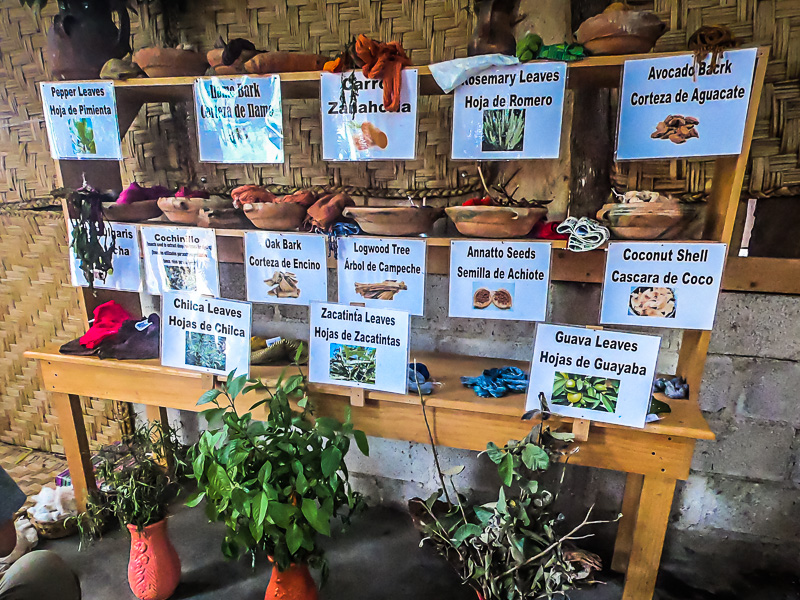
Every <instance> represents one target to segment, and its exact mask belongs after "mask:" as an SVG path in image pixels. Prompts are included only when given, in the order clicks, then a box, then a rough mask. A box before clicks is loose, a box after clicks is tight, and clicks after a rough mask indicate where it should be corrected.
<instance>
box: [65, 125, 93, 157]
mask: <svg viewBox="0 0 800 600" xmlns="http://www.w3.org/2000/svg"><path fill="white" fill-rule="evenodd" d="M69 133H70V137H71V139H72V148H73V149H74V150H75V153H76V154H97V145H96V144H95V142H94V128H93V127H92V120H91V119H70V120H69Z"/></svg>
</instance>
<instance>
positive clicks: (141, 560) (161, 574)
mask: <svg viewBox="0 0 800 600" xmlns="http://www.w3.org/2000/svg"><path fill="white" fill-rule="evenodd" d="M128 531H130V533H131V558H130V561H129V562H128V583H129V584H130V586H131V591H132V592H133V593H134V595H135V596H136V597H137V598H139V600H167V598H169V597H170V596H172V594H173V592H174V591H175V588H177V587H178V582H179V581H180V579H181V559H180V558H178V553H177V552H175V548H174V547H173V545H172V542H170V541H169V535H168V534H167V520H166V519H161V520H160V521H158V522H157V523H153V524H152V525H148V526H147V527H145V528H144V529H143V530H142V531H136V525H128Z"/></svg>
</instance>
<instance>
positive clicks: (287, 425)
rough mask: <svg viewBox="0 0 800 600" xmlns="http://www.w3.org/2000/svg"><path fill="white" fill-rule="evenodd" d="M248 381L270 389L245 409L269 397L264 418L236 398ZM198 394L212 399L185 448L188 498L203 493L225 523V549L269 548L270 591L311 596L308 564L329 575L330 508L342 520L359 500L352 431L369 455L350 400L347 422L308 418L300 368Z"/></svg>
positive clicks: (213, 514) (215, 517) (231, 379)
mask: <svg viewBox="0 0 800 600" xmlns="http://www.w3.org/2000/svg"><path fill="white" fill-rule="evenodd" d="M301 351H302V349H301V350H299V351H298V355H299V353H300V352H301ZM253 391H255V392H261V393H263V394H265V395H266V397H265V398H263V399H261V400H259V401H257V402H255V403H254V404H253V405H252V407H251V408H250V411H253V410H255V409H256V408H258V407H260V406H262V405H266V406H267V407H268V408H269V412H268V415H267V417H266V421H257V420H254V419H253V417H252V412H247V413H244V414H240V413H239V411H238V410H237V408H236V406H235V401H236V399H237V397H239V395H240V394H247V393H249V392H253ZM198 404H211V405H213V406H212V407H211V408H210V409H208V410H205V411H204V412H203V414H204V416H205V418H206V419H207V420H208V430H207V431H205V432H203V434H202V435H201V437H200V440H199V441H198V443H197V444H195V445H194V446H193V447H192V449H191V451H190V455H189V457H190V460H191V464H192V475H191V476H192V477H193V478H194V479H196V480H197V486H198V491H197V493H196V494H194V495H193V496H192V497H191V498H190V499H189V501H188V504H189V505H190V506H196V505H197V504H199V503H200V501H202V500H203V499H205V501H206V514H207V515H208V517H209V519H211V520H212V521H223V522H224V523H225V525H226V526H227V531H226V533H225V537H224V539H223V541H222V553H223V554H224V555H225V556H226V557H228V558H236V557H238V556H239V555H240V554H242V553H250V554H251V555H252V556H253V558H255V555H256V554H257V553H264V554H266V555H267V556H268V557H269V559H270V560H271V561H272V563H273V569H272V576H271V578H270V582H269V587H268V588H267V597H269V598H272V597H291V598H303V599H309V600H313V599H316V598H317V589H316V585H315V584H314V581H313V580H312V579H311V575H310V573H309V567H312V568H318V569H320V570H321V572H322V580H323V582H324V581H325V579H326V578H327V563H326V561H325V558H324V556H323V553H322V550H321V549H320V548H319V546H318V545H317V536H318V535H319V534H322V535H330V531H331V521H332V520H333V518H334V517H336V516H339V517H341V518H342V520H343V521H344V522H345V523H347V522H348V520H349V516H350V515H351V514H352V513H353V512H354V511H356V510H358V509H360V508H362V506H363V502H362V499H361V497H360V495H359V494H358V493H357V492H354V491H353V490H352V489H351V487H350V484H349V482H348V472H347V467H346V466H345V462H344V458H345V456H346V455H347V452H348V450H349V448H350V442H351V438H354V439H355V441H356V444H357V445H358V448H359V450H361V452H362V453H363V454H364V455H368V453H369V447H368V445H367V438H366V436H365V435H364V433H363V432H362V431H358V430H355V429H354V428H353V423H352V422H351V420H350V414H349V410H348V414H347V415H346V418H345V421H344V423H340V422H339V421H337V420H336V419H333V418H330V417H316V418H314V416H313V411H312V408H311V402H310V400H309V397H308V391H307V383H306V379H305V377H304V376H303V375H302V374H298V375H292V376H290V377H285V374H283V375H281V377H280V378H279V379H278V380H277V382H276V384H275V385H274V387H270V386H268V385H267V384H265V383H264V382H263V381H261V380H257V379H256V380H248V379H247V377H246V376H245V375H240V376H238V377H237V376H235V373H231V374H230V375H229V376H228V378H227V381H226V383H225V385H224V388H223V389H213V390H209V391H208V392H206V393H205V394H203V396H202V397H201V398H200V400H199V402H198Z"/></svg>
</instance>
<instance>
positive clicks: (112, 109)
mask: <svg viewBox="0 0 800 600" xmlns="http://www.w3.org/2000/svg"><path fill="white" fill-rule="evenodd" d="M40 86H41V91H42V103H43V105H44V119H45V123H46V124H47V139H48V140H49V142H50V155H51V156H52V157H53V159H54V160H62V159H71V158H73V159H74V158H77V159H106V160H121V159H122V152H121V150H120V145H119V123H118V122H117V103H116V97H115V95H114V84H113V83H112V82H110V81H104V82H98V83H94V82H91V83H89V82H81V83H41V84H40Z"/></svg>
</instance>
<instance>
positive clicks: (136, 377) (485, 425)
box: [26, 48, 800, 600]
mask: <svg viewBox="0 0 800 600" xmlns="http://www.w3.org/2000/svg"><path fill="white" fill-rule="evenodd" d="M768 52H769V49H768V48H760V49H759V51H758V55H757V61H756V69H755V77H754V82H753V88H752V94H751V99H750V106H749V109H748V113H747V119H746V123H745V136H744V143H743V145H742V152H741V154H739V155H736V156H724V157H719V158H716V159H715V164H714V180H713V183H712V187H711V191H710V197H709V200H708V209H707V212H708V215H707V222H706V225H705V229H704V232H703V239H705V240H711V241H719V242H725V243H728V244H730V241H731V237H732V234H733V231H734V228H735V225H736V211H737V207H738V205H739V195H740V190H741V187H742V181H743V178H744V172H745V168H746V165H747V159H748V154H749V152H750V144H751V141H752V135H753V129H754V126H755V120H756V113H757V109H758V103H759V98H760V96H761V90H762V86H763V82H764V75H765V73H766V68H767V57H768ZM674 54H681V53H671V54H648V55H636V56H614V57H596V58H589V59H586V60H584V61H580V62H576V63H570V64H569V65H568V73H569V77H568V85H569V87H571V88H577V87H581V86H594V87H598V86H600V87H617V86H618V85H619V83H620V80H621V77H620V75H621V72H622V67H623V64H624V62H625V61H626V60H635V59H641V58H653V57H657V56H667V55H674ZM683 54H685V53H683ZM418 68H419V71H420V77H421V83H420V88H421V93H423V94H440V93H442V92H441V90H440V89H438V86H436V84H435V82H434V81H433V79H432V77H431V75H430V71H429V69H428V68H427V67H418ZM193 81H194V78H170V79H141V80H132V81H126V82H115V84H114V86H115V91H116V99H117V109H118V114H119V120H120V132H121V134H122V135H124V134H125V132H127V130H128V128H129V127H130V124H131V123H132V122H133V119H134V118H135V117H136V115H137V114H138V112H139V110H140V108H141V106H142V104H144V103H147V102H174V101H190V100H191V99H192V83H193ZM281 82H282V91H283V97H284V98H317V97H318V92H319V73H286V74H282V75H281ZM58 172H59V178H60V184H61V185H62V186H64V187H73V188H74V187H78V186H79V185H80V184H81V181H82V175H83V173H86V176H87V178H88V180H89V181H90V182H92V184H93V185H95V186H96V187H100V188H104V189H121V188H122V185H121V176H120V172H119V169H118V165H116V164H115V163H114V162H113V161H60V162H59V163H58ZM217 236H218V242H219V247H220V257H221V258H222V260H228V261H233V262H238V261H241V260H242V258H241V256H242V250H241V236H242V233H241V232H240V231H223V230H220V231H217ZM449 241H450V238H429V240H428V246H429V257H428V266H429V268H428V271H429V272H431V273H447V270H448V265H449V260H448V258H449V257H448V253H449ZM560 245H561V244H554V249H553V266H552V272H553V279H555V280H563V281H578V282H588V283H599V282H601V281H602V276H603V269H604V263H605V252H604V251H602V250H598V251H593V252H587V253H581V254H575V253H572V252H570V251H568V250H566V249H564V248H563V247H559V246H560ZM237 246H238V250H237ZM237 252H238V254H237ZM730 264H732V265H734V266H735V269H734V270H733V271H732V272H731V271H727V272H726V282H727V283H726V285H730V286H733V289H740V288H749V289H753V288H756V287H759V286H765V287H769V288H770V291H772V289H774V287H775V285H774V282H770V281H769V280H768V278H767V277H766V276H765V275H764V274H763V273H762V272H760V267H763V266H765V263H761V264H760V265H759V268H755V269H754V268H751V267H749V266H746V265H747V264H748V263H743V262H740V260H737V259H736V258H735V257H732V258H731V261H730ZM749 264H752V263H749ZM783 268H784V271H783V272H784V273H797V270H794V266H788V265H785V266H784V267H783ZM796 281H797V278H796V279H795V283H794V284H792V285H793V287H794V288H796V292H795V293H800V284H797V283H796ZM83 296H84V300H85V304H86V309H87V319H88V314H89V311H90V310H91V308H92V307H93V306H94V305H95V303H97V302H100V301H104V300H106V299H108V298H109V297H111V296H114V297H117V298H120V302H122V303H124V304H126V305H128V306H130V303H131V301H132V300H134V299H135V300H138V296H137V295H136V294H126V293H122V292H117V293H113V292H105V291H104V292H98V294H97V297H94V296H92V294H91V293H89V292H88V291H87V290H84V291H83ZM710 336H711V333H710V332H707V331H693V330H687V331H685V332H684V335H683V341H682V343H681V348H680V355H679V361H678V367H677V372H678V374H680V375H682V376H684V377H686V379H687V380H688V382H689V384H690V386H691V394H690V399H689V400H688V401H674V400H671V401H669V403H670V405H671V406H672V409H673V412H672V414H670V415H668V416H667V417H666V418H664V419H663V420H662V421H659V422H657V423H652V424H649V425H647V426H646V427H645V428H644V429H634V428H628V427H620V426H614V425H605V424H600V423H591V426H590V432H589V435H588V439H587V440H586V441H585V442H581V444H580V452H579V453H577V454H575V455H574V457H573V458H571V459H570V462H571V463H574V464H579V465H586V466H592V467H598V468H604V469H612V470H619V471H624V472H626V473H627V474H628V475H627V483H626V487H625V497H624V500H623V515H624V516H623V517H622V520H621V521H620V525H619V530H618V533H617V540H616V545H615V551H614V560H613V563H612V568H613V569H615V570H618V571H621V572H625V573H626V580H625V590H624V595H623V600H644V599H647V598H651V597H652V595H653V590H654V586H655V578H656V575H657V572H658V565H659V562H660V558H661V548H662V545H663V540H664V535H665V533H666V529H667V523H668V518H669V512H670V508H671V505H672V499H673V494H674V490H675V485H676V482H677V480H679V479H686V478H687V477H688V475H689V469H690V466H691V461H692V455H693V452H694V446H695V442H696V440H698V439H704V440H709V439H714V434H713V433H712V432H711V430H710V429H709V427H708V425H707V424H706V422H705V419H704V418H703V416H702V413H701V411H700V409H699V405H698V402H697V399H698V393H699V387H700V382H701V380H702V375H703V369H704V365H705V360H706V354H707V352H708V345H709V341H710ZM26 356H28V357H30V358H33V359H36V360H37V361H38V362H39V367H40V370H41V373H42V379H43V381H44V385H45V389H46V390H47V391H49V392H50V393H51V395H52V400H53V403H54V405H55V407H56V410H57V412H58V415H59V422H60V429H61V435H62V437H63V439H64V446H65V449H66V453H67V457H68V460H69V465H70V469H71V470H72V473H73V481H74V482H75V486H76V495H77V496H78V498H79V500H82V499H83V498H85V494H86V491H87V489H91V488H92V487H93V486H94V477H93V475H92V471H91V465H90V462H89V459H90V455H89V449H88V443H87V441H86V433H85V427H84V424H83V420H82V415H81V410H80V401H79V395H88V396H101V397H105V398H109V399H114V400H119V401H124V402H135V403H142V404H144V405H146V406H147V407H148V415H149V416H152V417H155V418H161V419H164V418H165V416H166V412H165V409H164V407H172V408H179V409H184V410H193V411H197V410H198V408H197V406H196V401H197V398H198V397H199V396H200V395H201V394H202V393H203V392H204V391H205V390H207V389H209V388H210V387H212V386H214V385H218V384H219V381H218V380H217V378H215V377H213V376H210V375H205V374H200V373H196V372H192V371H185V370H180V369H171V368H167V367H162V366H160V365H159V364H158V361H112V360H109V361H101V360H99V359H96V358H87V357H68V356H63V355H60V354H58V352H57V349H55V348H53V347H48V348H44V349H42V350H37V351H31V352H28V353H26ZM414 356H416V357H417V358H418V360H421V361H423V362H426V363H427V364H428V366H429V367H430V368H431V371H432V373H433V374H434V376H435V378H437V379H439V380H441V381H443V383H444V386H443V387H442V388H441V389H439V390H436V391H435V392H434V395H432V396H430V397H429V398H428V399H427V400H426V406H428V407H429V409H430V417H429V418H431V419H432V423H433V432H434V436H435V439H436V442H437V443H438V444H441V445H445V446H452V447H458V448H467V449H472V450H481V449H483V448H484V447H485V445H486V443H487V442H489V441H495V442H499V443H505V441H506V440H508V439H512V438H517V439H519V438H520V437H522V436H524V435H525V434H526V433H527V432H528V431H529V430H530V427H531V426H532V425H533V423H532V422H531V421H522V420H520V417H521V415H522V412H523V410H524V401H523V399H522V398H521V397H513V396H512V397H510V398H503V399H479V398H477V396H475V395H474V393H473V392H472V391H471V390H465V389H464V388H463V387H461V386H460V383H459V382H458V377H459V376H461V375H477V374H479V373H480V372H481V371H482V370H483V369H485V368H487V367H490V366H498V365H500V364H514V362H513V361H506V360H502V361H498V360H492V359H484V358H476V357H464V356H447V355H442V354H438V353H436V354H426V353H421V352H414V351H412V357H414ZM518 364H519V363H518ZM521 366H525V363H521ZM278 371H279V369H278V368H275V367H271V368H262V367H254V368H253V374H254V375H261V376H263V377H266V378H267V379H270V378H272V377H274V376H276V375H277V373H278ZM311 387H312V394H313V396H314V397H315V400H316V401H317V405H318V414H321V415H331V416H336V417H338V418H341V417H342V415H343V414H344V411H345V409H346V407H348V406H349V405H350V404H351V403H354V402H353V400H354V395H352V394H351V392H350V389H349V388H346V387H339V386H332V385H325V386H320V385H312V386H311ZM359 400H360V401H359V402H355V403H354V404H355V406H353V408H352V412H353V419H354V422H355V425H356V426H357V427H359V428H360V429H363V430H364V431H365V432H366V433H367V434H370V435H375V436H381V437H387V438H394V439H402V440H409V441H414V442H422V443H426V442H427V441H428V438H427V431H426V430H425V427H424V424H423V422H422V418H421V414H420V407H419V399H418V398H417V397H416V396H412V395H397V394H385V393H381V392H367V393H364V394H360V399H359ZM256 416H258V415H256ZM571 422H572V420H571V419H568V418H559V419H556V418H553V419H551V420H550V421H549V423H551V424H553V425H556V424H564V425H567V426H568V425H569V424H571Z"/></svg>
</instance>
